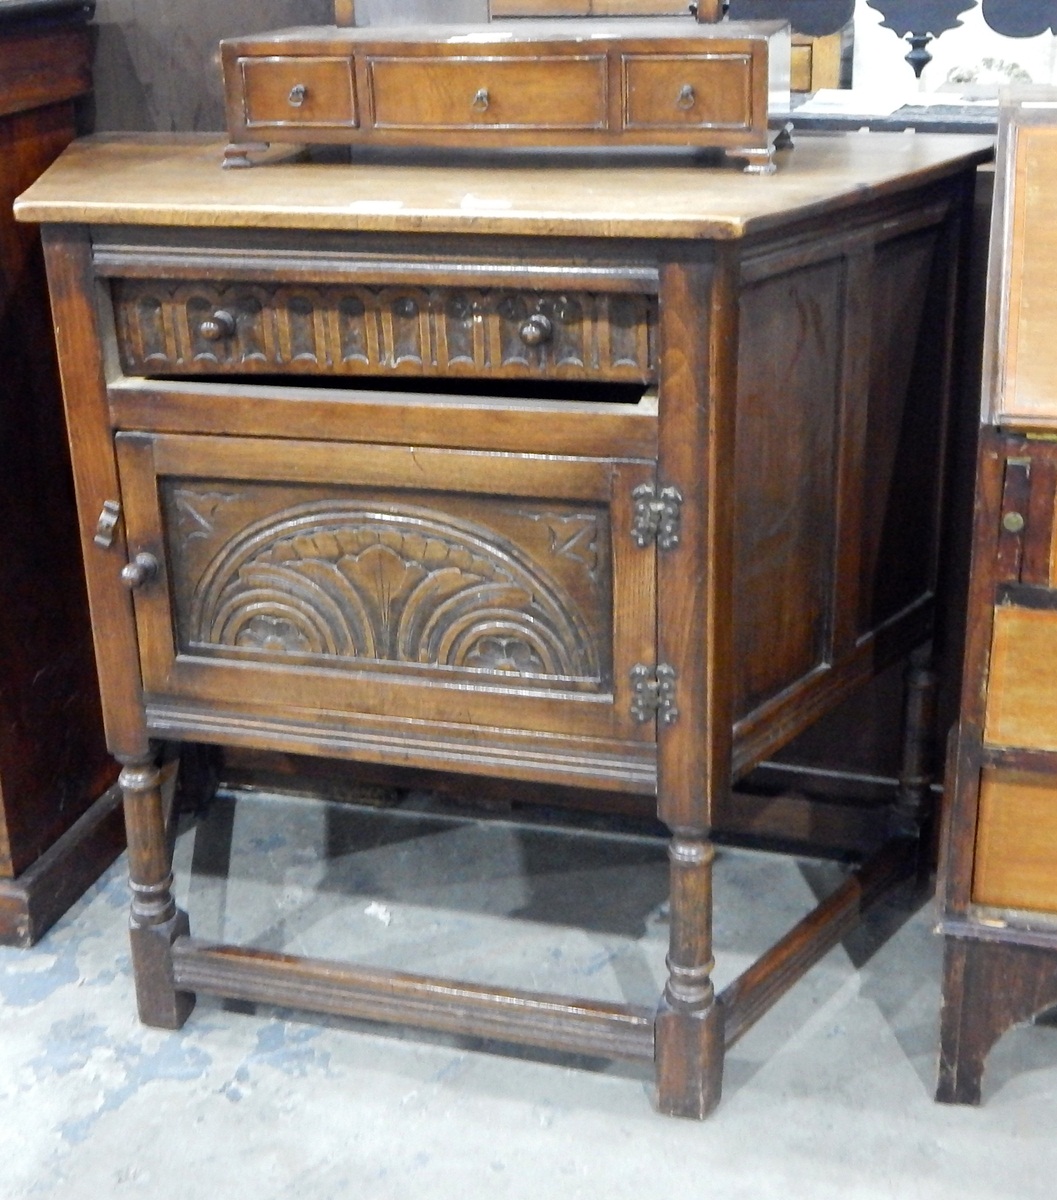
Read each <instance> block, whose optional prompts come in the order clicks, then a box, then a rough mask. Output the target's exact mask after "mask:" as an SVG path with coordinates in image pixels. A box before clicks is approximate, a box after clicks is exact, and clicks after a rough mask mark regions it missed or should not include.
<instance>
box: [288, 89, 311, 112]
mask: <svg viewBox="0 0 1057 1200" xmlns="http://www.w3.org/2000/svg"><path fill="white" fill-rule="evenodd" d="M307 97H308V88H307V87H305V85H304V84H303V83H295V84H294V86H293V87H292V88H291V89H290V95H289V96H287V97H286V102H287V104H289V105H290V107H291V108H300V107H301V105H302V104H304V102H305V100H306V98H307Z"/></svg>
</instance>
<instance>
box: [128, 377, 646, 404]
mask: <svg viewBox="0 0 1057 1200" xmlns="http://www.w3.org/2000/svg"><path fill="white" fill-rule="evenodd" d="M145 378H149V379H154V380H157V381H159V382H163V383H187V382H193V383H196V384H203V385H211V386H223V387H225V388H229V387H230V386H231V385H232V383H234V382H236V379H241V380H242V381H243V382H246V383H252V384H253V386H255V387H283V388H289V387H291V386H296V387H297V388H299V389H301V388H304V389H306V390H307V389H311V390H313V391H341V392H384V393H391V394H395V395H398V396H399V395H400V394H401V393H404V394H408V395H414V396H438V397H459V396H466V397H472V398H474V399H486V400H487V399H494V400H501V401H510V400H513V401H524V402H525V403H531V402H533V401H543V402H547V403H554V402H565V403H579V404H623V405H627V406H629V407H630V406H634V405H637V404H640V403H641V402H642V400H643V398H644V397H645V396H646V395H647V393H648V392H649V391H650V389H649V388H647V387H646V386H645V385H643V384H638V383H598V382H595V381H593V380H580V379H569V380H549V379H542V380H541V379H526V380H516V379H511V380H504V379H458V378H457V379H438V378H435V377H430V378H417V377H416V378H412V377H409V376H407V375H399V376H395V377H394V376H388V375H358V376H355V377H353V378H350V377H349V376H347V375H345V376H340V377H337V378H335V377H327V376H322V375H298V374H293V373H291V374H289V375H263V374H262V375H258V374H256V373H254V374H247V375H244V376H240V377H233V376H231V375H199V374H196V375H195V376H194V377H193V379H192V380H190V381H189V380H188V377H187V376H186V375H150V376H146V377H145Z"/></svg>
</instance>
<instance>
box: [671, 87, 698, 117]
mask: <svg viewBox="0 0 1057 1200" xmlns="http://www.w3.org/2000/svg"><path fill="white" fill-rule="evenodd" d="M696 103H697V94H696V93H695V92H694V89H693V88H692V87H691V86H690V84H688V83H684V84H683V86H682V87H681V88H680V89H679V95H678V96H676V98H675V106H676V108H681V109H682V110H683V112H688V111H689V110H690V109H691V108H693V107H694V105H695V104H696Z"/></svg>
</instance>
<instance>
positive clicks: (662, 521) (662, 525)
mask: <svg viewBox="0 0 1057 1200" xmlns="http://www.w3.org/2000/svg"><path fill="white" fill-rule="evenodd" d="M631 498H632V500H633V501H634V505H635V515H634V517H633V518H632V524H631V536H632V537H633V538H634V539H635V544H636V545H637V546H641V547H643V548H645V547H646V546H648V545H649V544H650V542H654V541H655V542H656V543H657V545H658V546H659V547H660V549H662V550H673V549H674V548H675V547H676V546H678V545H679V522H680V517H681V513H682V504H683V494H682V492H680V491H679V489H678V488H677V487H663V488H661V489H660V490H659V491H658V489H657V485H656V484H653V483H640V484H639V486H638V487H637V488H636V489H635V490H634V491H633V492H632V493H631Z"/></svg>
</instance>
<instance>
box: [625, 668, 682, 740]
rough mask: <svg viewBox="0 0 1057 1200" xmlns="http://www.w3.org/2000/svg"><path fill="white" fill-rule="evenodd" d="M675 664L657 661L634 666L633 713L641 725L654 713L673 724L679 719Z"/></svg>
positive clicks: (661, 722)
mask: <svg viewBox="0 0 1057 1200" xmlns="http://www.w3.org/2000/svg"><path fill="white" fill-rule="evenodd" d="M675 682H676V681H675V667H672V666H669V665H668V663H658V664H657V665H656V666H655V667H648V666H646V665H645V663H636V664H635V666H633V667H632V668H631V717H632V720H634V721H637V722H638V723H639V724H640V725H644V724H645V723H646V722H647V721H652V720H653V718H654V717H656V718H657V720H658V721H659V722H660V724H662V725H674V724H675V722H676V721H677V720H678V719H679V709H678V708H676V706H675Z"/></svg>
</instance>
